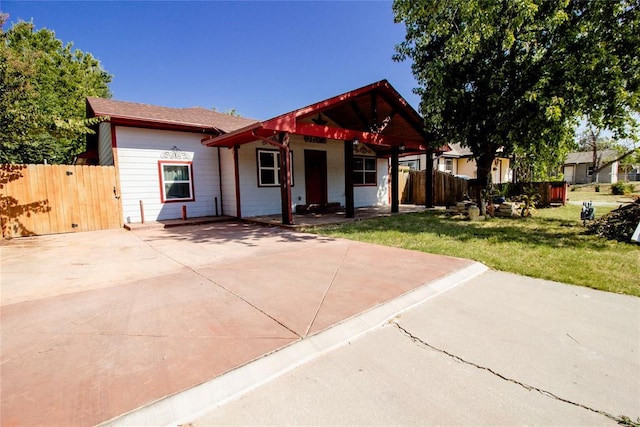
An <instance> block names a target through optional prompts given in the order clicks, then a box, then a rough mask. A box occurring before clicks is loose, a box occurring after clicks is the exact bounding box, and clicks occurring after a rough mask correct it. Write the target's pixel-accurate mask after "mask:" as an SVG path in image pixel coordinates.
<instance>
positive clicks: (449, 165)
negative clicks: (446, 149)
mask: <svg viewBox="0 0 640 427" xmlns="http://www.w3.org/2000/svg"><path fill="white" fill-rule="evenodd" d="M444 170H445V171H446V172H449V173H453V159H445V160H444Z"/></svg>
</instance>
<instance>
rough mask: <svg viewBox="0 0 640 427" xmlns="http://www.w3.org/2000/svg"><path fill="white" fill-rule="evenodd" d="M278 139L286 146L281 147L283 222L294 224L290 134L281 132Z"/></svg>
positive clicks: (284, 223)
mask: <svg viewBox="0 0 640 427" xmlns="http://www.w3.org/2000/svg"><path fill="white" fill-rule="evenodd" d="M278 141H279V142H280V144H281V145H283V146H284V148H280V200H281V202H282V203H281V205H282V224H283V225H292V224H293V214H292V213H291V156H290V155H289V153H290V150H289V136H288V135H286V134H285V133H284V132H280V134H279V136H278Z"/></svg>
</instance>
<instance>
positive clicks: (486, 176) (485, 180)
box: [474, 152, 496, 215]
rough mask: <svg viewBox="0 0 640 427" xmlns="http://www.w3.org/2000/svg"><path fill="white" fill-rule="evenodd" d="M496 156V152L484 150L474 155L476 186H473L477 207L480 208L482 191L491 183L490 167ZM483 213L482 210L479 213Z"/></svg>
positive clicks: (481, 206)
mask: <svg viewBox="0 0 640 427" xmlns="http://www.w3.org/2000/svg"><path fill="white" fill-rule="evenodd" d="M495 158H496V154H495V153H494V152H491V153H489V152H484V153H482V154H481V155H480V156H478V157H476V167H477V175H478V180H477V184H478V185H477V186H476V188H475V195H474V197H475V199H476V203H478V207H480V209H481V210H482V208H483V203H482V191H483V190H487V189H488V188H489V185H491V168H492V166H493V161H494V160H495ZM480 214H481V215H484V213H483V212H481V213H480Z"/></svg>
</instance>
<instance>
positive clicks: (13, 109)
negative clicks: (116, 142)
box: [0, 15, 111, 163]
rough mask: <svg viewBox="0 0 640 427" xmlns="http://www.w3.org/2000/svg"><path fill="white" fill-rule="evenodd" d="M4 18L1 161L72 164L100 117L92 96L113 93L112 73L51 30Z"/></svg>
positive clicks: (0, 19) (0, 57)
mask: <svg viewBox="0 0 640 427" xmlns="http://www.w3.org/2000/svg"><path fill="white" fill-rule="evenodd" d="M6 18H7V16H6V15H4V16H0V129H2V132H0V163H42V162H43V161H45V160H46V161H48V162H50V163H71V162H72V161H73V158H74V157H75V155H77V154H78V153H79V152H81V151H83V149H84V147H85V135H86V134H87V133H91V132H92V131H91V129H89V126H90V125H92V124H95V123H97V120H96V119H85V98H86V97H87V96H99V97H106V98H108V97H110V96H111V93H110V91H109V87H108V84H109V83H110V82H111V75H110V74H108V73H107V72H106V71H104V70H103V69H102V67H101V66H100V63H99V62H98V60H96V59H95V58H94V57H93V56H92V55H91V54H89V53H84V52H82V51H80V50H78V49H76V50H72V46H73V45H72V43H67V44H63V42H62V41H60V40H58V39H56V37H55V33H54V32H53V31H50V30H47V29H40V30H37V31H36V30H35V28H34V25H33V23H31V22H24V21H19V22H17V23H15V24H14V25H13V26H12V27H11V28H10V29H9V30H8V31H6V32H5V31H4V28H3V27H2V25H4V23H5V22H6Z"/></svg>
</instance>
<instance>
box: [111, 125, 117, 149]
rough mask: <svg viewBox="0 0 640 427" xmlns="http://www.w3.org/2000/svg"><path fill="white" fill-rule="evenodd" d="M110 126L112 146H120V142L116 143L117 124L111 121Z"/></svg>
mask: <svg viewBox="0 0 640 427" xmlns="http://www.w3.org/2000/svg"><path fill="white" fill-rule="evenodd" d="M109 127H110V128H111V148H118V144H116V125H115V124H113V123H111V124H110V125H109Z"/></svg>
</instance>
